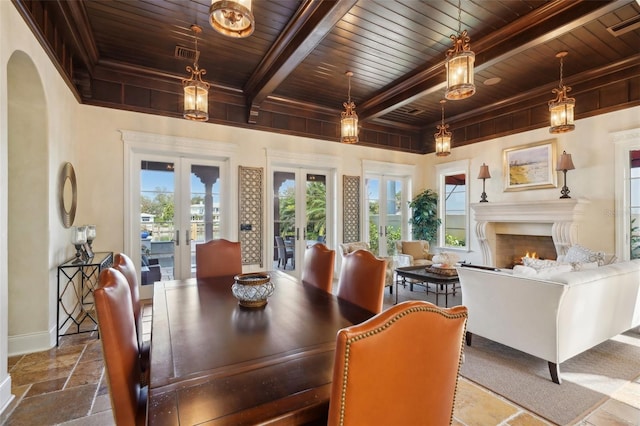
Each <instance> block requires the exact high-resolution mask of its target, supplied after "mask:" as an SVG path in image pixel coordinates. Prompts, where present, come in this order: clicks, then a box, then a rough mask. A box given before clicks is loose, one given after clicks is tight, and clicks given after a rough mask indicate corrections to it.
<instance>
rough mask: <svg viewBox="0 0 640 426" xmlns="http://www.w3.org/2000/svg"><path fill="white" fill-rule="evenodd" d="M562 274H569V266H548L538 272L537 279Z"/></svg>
mask: <svg viewBox="0 0 640 426" xmlns="http://www.w3.org/2000/svg"><path fill="white" fill-rule="evenodd" d="M564 272H571V265H569V264H558V265H556V266H550V267H548V268H542V269H539V270H538V278H551V277H552V276H554V275H557V274H561V273H564Z"/></svg>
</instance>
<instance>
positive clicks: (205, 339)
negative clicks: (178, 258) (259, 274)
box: [148, 271, 373, 425]
mask: <svg viewBox="0 0 640 426" xmlns="http://www.w3.org/2000/svg"><path fill="white" fill-rule="evenodd" d="M269 273H270V274H271V279H272V281H273V282H274V283H275V292H274V294H273V296H271V297H270V298H269V303H268V304H267V305H266V307H264V309H257V310H254V309H247V308H241V307H240V306H239V305H238V302H237V300H236V299H235V297H234V296H233V295H232V293H231V285H232V284H233V277H223V278H213V279H201V280H196V279H195V278H192V279H189V280H185V281H164V282H159V283H156V284H155V288H154V297H153V326H152V337H151V376H150V385H149V407H148V421H149V424H151V425H178V424H181V425H193V424H200V423H203V422H209V423H207V424H216V425H217V424H234V425H240V424H255V423H260V422H266V421H274V420H277V421H278V422H277V423H279V424H300V423H304V422H307V421H311V420H315V419H317V418H318V417H322V416H326V411H327V409H328V404H329V395H330V388H331V378H332V371H333V357H334V351H335V340H336V333H337V331H338V330H339V329H341V328H344V327H348V326H350V325H353V324H358V323H360V322H362V321H365V320H366V319H368V318H370V317H371V316H372V315H373V314H372V313H371V312H369V311H366V310H364V309H362V308H360V307H358V306H357V305H353V304H351V303H349V302H346V301H344V300H341V299H338V298H337V297H335V296H334V295H332V294H328V293H325V292H323V291H321V290H318V289H316V288H314V287H310V286H306V285H303V284H302V283H301V282H299V281H298V280H296V279H295V278H292V277H291V276H289V275H287V274H285V273H283V272H280V271H270V272H269Z"/></svg>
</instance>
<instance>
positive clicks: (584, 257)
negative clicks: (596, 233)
mask: <svg viewBox="0 0 640 426" xmlns="http://www.w3.org/2000/svg"><path fill="white" fill-rule="evenodd" d="M564 261H565V262H567V263H591V262H598V266H602V265H604V263H605V261H604V252H601V251H593V250H589V249H588V248H586V247H582V246H581V245H578V244H576V245H573V246H571V247H569V250H567V254H566V255H565V256H564Z"/></svg>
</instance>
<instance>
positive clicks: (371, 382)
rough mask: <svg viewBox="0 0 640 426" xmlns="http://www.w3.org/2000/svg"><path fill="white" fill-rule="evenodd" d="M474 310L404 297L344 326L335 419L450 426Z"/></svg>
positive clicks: (340, 337) (336, 421) (339, 349)
mask: <svg viewBox="0 0 640 426" xmlns="http://www.w3.org/2000/svg"><path fill="white" fill-rule="evenodd" d="M466 321H467V308H466V307H465V306H455V307H452V308H440V307H438V306H436V305H433V304H431V303H429V302H425V301H421V300H420V301H416V300H414V301H407V302H402V303H399V304H397V305H395V306H392V307H391V308H389V309H387V310H385V311H384V312H382V313H380V314H378V315H376V316H374V317H372V318H371V319H369V320H368V321H365V322H363V323H361V324H358V325H354V326H351V327H348V328H344V329H342V330H340V331H339V332H338V337H337V340H336V353H335V359H334V364H333V382H332V383H331V397H330V402H329V417H328V420H329V421H328V425H330V426H333V425H374V424H376V425H446V424H451V422H452V421H453V407H454V402H455V401H454V400H455V394H456V389H457V385H458V376H459V369H460V364H461V358H462V347H463V344H462V342H463V336H464V331H465V326H466Z"/></svg>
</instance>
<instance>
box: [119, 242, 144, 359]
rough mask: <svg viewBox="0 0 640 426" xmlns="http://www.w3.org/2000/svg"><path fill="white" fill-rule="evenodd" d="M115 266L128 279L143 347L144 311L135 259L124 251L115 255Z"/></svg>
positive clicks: (135, 320)
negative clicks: (141, 304) (141, 303)
mask: <svg viewBox="0 0 640 426" xmlns="http://www.w3.org/2000/svg"><path fill="white" fill-rule="evenodd" d="M113 268H114V269H116V270H118V271H119V272H120V273H121V274H122V275H124V277H125V278H126V279H127V284H128V285H129V292H130V293H131V305H132V309H133V318H134V323H135V325H136V336H137V339H138V347H139V348H142V311H141V306H140V290H139V289H138V271H137V270H136V267H135V265H134V264H133V261H132V260H131V258H130V257H129V256H127V255H126V254H124V253H116V254H114V255H113Z"/></svg>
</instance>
